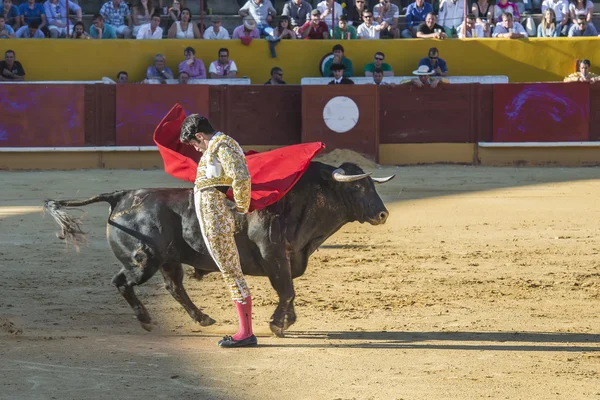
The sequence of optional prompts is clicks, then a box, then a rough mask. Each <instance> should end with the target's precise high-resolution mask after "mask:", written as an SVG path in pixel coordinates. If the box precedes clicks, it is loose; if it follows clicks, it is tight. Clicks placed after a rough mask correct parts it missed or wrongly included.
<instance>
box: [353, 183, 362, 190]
mask: <svg viewBox="0 0 600 400" xmlns="http://www.w3.org/2000/svg"><path fill="white" fill-rule="evenodd" d="M352 189H354V190H361V189H362V185H361V184H360V183H355V184H354V185H352Z"/></svg>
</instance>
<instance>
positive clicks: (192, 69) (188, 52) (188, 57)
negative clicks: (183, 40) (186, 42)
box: [179, 47, 206, 79]
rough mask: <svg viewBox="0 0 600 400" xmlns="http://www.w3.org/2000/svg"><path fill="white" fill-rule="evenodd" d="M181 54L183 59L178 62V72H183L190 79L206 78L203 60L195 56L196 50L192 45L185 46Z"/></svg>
mask: <svg viewBox="0 0 600 400" xmlns="http://www.w3.org/2000/svg"><path fill="white" fill-rule="evenodd" d="M183 56H184V57H185V60H183V61H182V62H180V63H179V73H182V72H185V73H187V74H188V75H189V76H190V78H191V79H206V69H205V68H204V62H203V61H202V60H200V59H199V58H196V50H195V49H194V48H193V47H186V48H185V50H183Z"/></svg>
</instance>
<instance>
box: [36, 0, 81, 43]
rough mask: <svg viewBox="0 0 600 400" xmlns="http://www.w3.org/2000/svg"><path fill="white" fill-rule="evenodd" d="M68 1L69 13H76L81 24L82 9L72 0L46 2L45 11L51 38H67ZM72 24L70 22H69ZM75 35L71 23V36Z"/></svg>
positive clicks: (47, 0)
mask: <svg viewBox="0 0 600 400" xmlns="http://www.w3.org/2000/svg"><path fill="white" fill-rule="evenodd" d="M67 1H69V3H68V4H69V11H74V12H75V14H76V15H77V22H81V17H82V14H81V7H79V6H78V5H77V4H75V3H73V2H72V1H70V0H60V1H59V0H46V2H45V3H44V11H45V13H46V20H47V21H48V30H49V31H50V37H51V38H64V37H67ZM69 22H70V21H69ZM72 33H73V23H72V22H70V23H69V33H68V34H69V35H71V34H72Z"/></svg>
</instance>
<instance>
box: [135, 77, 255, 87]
mask: <svg viewBox="0 0 600 400" xmlns="http://www.w3.org/2000/svg"><path fill="white" fill-rule="evenodd" d="M166 82H167V85H177V84H179V80H178V79H167V80H166ZM144 83H147V84H150V85H161V83H160V81H159V80H158V79H145V80H144ZM188 84H189V85H250V84H251V81H250V79H248V78H236V79H190V80H189V81H188Z"/></svg>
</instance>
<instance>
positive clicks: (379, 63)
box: [365, 51, 394, 76]
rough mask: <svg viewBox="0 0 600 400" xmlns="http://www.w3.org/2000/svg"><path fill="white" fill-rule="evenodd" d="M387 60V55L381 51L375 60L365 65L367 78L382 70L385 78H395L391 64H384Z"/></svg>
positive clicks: (376, 54)
mask: <svg viewBox="0 0 600 400" xmlns="http://www.w3.org/2000/svg"><path fill="white" fill-rule="evenodd" d="M383 60H385V54H383V53H382V52H381V51H378V52H377V53H375V60H374V61H373V62H372V63H370V64H367V65H365V76H373V73H374V71H375V70H376V69H380V70H381V71H382V73H383V75H384V76H394V71H393V70H392V67H391V66H390V64H388V63H385V62H383Z"/></svg>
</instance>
